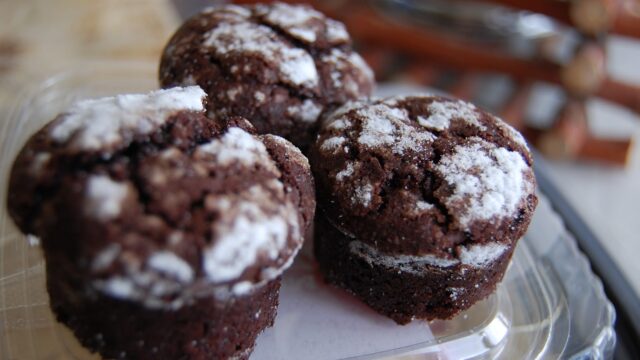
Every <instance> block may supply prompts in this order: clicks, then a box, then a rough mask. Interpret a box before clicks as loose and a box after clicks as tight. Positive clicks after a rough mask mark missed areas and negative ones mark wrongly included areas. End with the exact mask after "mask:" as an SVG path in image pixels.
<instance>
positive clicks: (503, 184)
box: [311, 95, 537, 324]
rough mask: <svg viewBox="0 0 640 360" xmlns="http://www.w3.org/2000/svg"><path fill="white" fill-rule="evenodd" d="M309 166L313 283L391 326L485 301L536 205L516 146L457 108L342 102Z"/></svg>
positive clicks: (475, 113) (416, 99)
mask: <svg viewBox="0 0 640 360" xmlns="http://www.w3.org/2000/svg"><path fill="white" fill-rule="evenodd" d="M311 163H312V169H313V172H314V175H315V177H316V182H317V196H318V216H317V221H316V232H315V239H314V251H315V255H316V258H317V260H318V261H319V263H320V269H321V271H322V273H323V274H324V276H325V277H326V279H327V280H328V281H329V282H331V283H334V284H336V285H338V286H341V287H343V288H345V289H347V290H348V291H350V292H352V293H353V294H355V295H356V296H357V297H359V298H360V299H362V300H363V301H364V302H365V303H367V304H368V305H369V306H371V307H372V308H373V309H375V310H376V311H378V312H379V313H381V314H384V315H386V316H388V317H390V318H391V319H393V320H395V321H396V322H397V323H399V324H405V323H408V322H409V321H411V320H412V319H414V318H415V319H428V320H431V319H435V318H439V319H448V318H451V317H453V316H454V315H456V314H457V313H458V312H460V311H461V310H464V309H467V308H468V307H470V306H471V305H473V304H474V303H475V302H476V301H478V300H480V299H482V298H484V297H486V296H488V295H489V294H490V293H491V292H492V291H494V289H495V287H496V284H497V283H498V282H499V281H500V280H501V279H502V276H503V274H504V272H505V269H506V268H507V265H508V263H509V260H510V258H511V255H512V254H513V250H514V247H515V245H516V243H517V241H518V239H519V238H520V237H522V236H523V234H524V233H525V231H526V229H527V226H528V225H529V222H530V219H531V216H532V214H533V211H534V209H535V207H536V204H537V198H536V196H535V178H534V175H533V172H532V169H531V165H532V159H531V155H530V153H529V151H528V148H527V145H526V143H525V141H524V140H523V138H522V136H521V135H520V134H519V133H518V132H516V131H515V130H514V129H513V128H511V127H510V126H509V125H507V124H506V123H504V122H503V121H502V120H500V119H498V118H496V117H495V116H493V115H491V114H488V113H486V112H484V111H482V110H480V109H477V108H476V107H475V106H473V105H472V104H469V103H466V102H463V101H460V100H453V99H447V98H443V97H434V96H426V95H425V96H406V97H395V98H388V99H382V100H377V101H371V102H367V101H361V102H355V103H351V104H347V105H345V106H344V107H343V108H341V109H339V110H338V111H336V112H335V113H333V114H332V115H330V116H328V117H327V120H326V121H325V122H324V123H323V125H322V126H321V129H320V133H319V135H318V139H317V141H316V143H315V145H314V146H313V148H312V152H311Z"/></svg>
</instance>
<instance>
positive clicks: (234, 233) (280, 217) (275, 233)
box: [203, 182, 301, 283]
mask: <svg viewBox="0 0 640 360" xmlns="http://www.w3.org/2000/svg"><path fill="white" fill-rule="evenodd" d="M270 187H272V188H273V189H271V190H273V191H278V192H284V189H283V187H282V184H281V183H279V182H272V183H271V184H270ZM269 196H270V193H269V192H268V191H267V189H263V188H261V187H252V188H249V189H247V190H246V191H244V192H242V193H239V194H238V195H237V196H230V197H229V198H228V200H229V201H230V202H231V207H230V211H220V214H221V217H220V219H218V221H217V222H216V223H215V224H214V225H213V227H212V230H213V232H214V234H215V235H214V236H215V238H214V241H213V244H212V246H210V247H209V248H207V249H206V250H205V252H204V260H203V266H204V271H205V273H206V276H207V278H208V279H209V280H211V281H212V282H215V283H219V282H225V281H230V280H234V279H236V278H238V277H239V276H241V275H242V273H243V272H244V271H245V270H246V269H247V268H249V267H250V266H252V265H253V264H254V263H255V262H256V260H257V258H258V257H267V258H269V259H271V260H276V259H277V258H278V256H279V254H280V251H281V250H282V249H283V248H284V247H285V245H286V241H287V238H288V236H289V232H290V231H292V232H293V233H294V234H295V235H294V236H295V237H298V238H299V237H300V236H301V234H300V233H299V231H300V226H299V224H298V217H297V214H296V212H295V209H294V208H293V207H292V206H291V205H290V204H288V206H286V207H272V208H270V209H263V208H261V207H259V206H256V203H264V201H263V200H262V199H265V198H268V197H269ZM214 206H216V205H215V204H214ZM265 210H268V211H265ZM282 270H284V269H282ZM274 275H275V274H273V273H272V274H271V276H274Z"/></svg>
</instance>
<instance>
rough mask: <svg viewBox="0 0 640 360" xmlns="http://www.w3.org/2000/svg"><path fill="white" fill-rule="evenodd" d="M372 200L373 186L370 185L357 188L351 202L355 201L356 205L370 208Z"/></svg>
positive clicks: (366, 184)
mask: <svg viewBox="0 0 640 360" xmlns="http://www.w3.org/2000/svg"><path fill="white" fill-rule="evenodd" d="M372 199H373V185H371V184H368V183H365V184H362V185H359V186H357V187H356V188H355V192H354V194H353V196H352V197H351V201H353V203H354V204H360V205H362V206H364V207H367V206H369V204H371V200H372Z"/></svg>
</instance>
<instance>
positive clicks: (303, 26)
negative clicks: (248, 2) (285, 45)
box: [256, 3, 324, 42]
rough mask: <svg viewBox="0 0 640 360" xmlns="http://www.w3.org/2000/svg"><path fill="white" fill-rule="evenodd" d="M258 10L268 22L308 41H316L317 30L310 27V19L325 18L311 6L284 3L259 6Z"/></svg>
mask: <svg viewBox="0 0 640 360" xmlns="http://www.w3.org/2000/svg"><path fill="white" fill-rule="evenodd" d="M256 10H257V12H258V14H260V15H264V16H265V17H264V19H265V21H266V22H267V23H269V24H272V25H275V26H278V27H279V28H281V29H284V30H286V31H287V32H288V33H289V34H291V35H292V36H294V37H296V38H298V39H300V40H304V41H307V42H314V41H316V31H315V30H314V29H313V28H310V27H309V21H310V20H313V19H323V18H324V15H322V14H321V13H319V12H318V11H316V10H314V9H312V8H310V7H307V6H293V5H289V4H284V3H275V4H273V5H271V6H258V7H257V8H256Z"/></svg>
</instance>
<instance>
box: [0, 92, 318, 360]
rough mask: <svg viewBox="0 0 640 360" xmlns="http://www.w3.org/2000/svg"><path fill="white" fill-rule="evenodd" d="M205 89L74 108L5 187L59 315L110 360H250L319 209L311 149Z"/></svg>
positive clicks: (36, 141)
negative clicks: (260, 126) (42, 263)
mask: <svg viewBox="0 0 640 360" xmlns="http://www.w3.org/2000/svg"><path fill="white" fill-rule="evenodd" d="M205 98H206V94H205V93H204V91H203V90H202V89H200V88H199V87H195V86H194V87H187V88H177V87H176V88H172V89H168V90H159V91H155V92H152V93H149V94H146V95H119V96H115V97H108V98H102V99H96V100H85V101H81V102H78V103H76V104H75V105H73V106H71V107H70V108H69V109H68V110H67V111H66V112H65V113H63V114H61V115H59V116H58V117H57V118H56V119H54V120H53V121H52V122H51V123H49V124H48V125H46V126H45V127H44V128H43V129H41V130H40V131H39V132H37V133H36V134H35V135H34V136H33V137H32V138H31V139H29V140H28V142H27V143H26V145H25V146H24V147H23V149H22V151H21V152H20V154H19V155H18V157H17V158H16V160H15V162H14V165H13V168H12V171H11V175H10V185H9V195H8V208H9V212H10V215H11V216H12V218H13V219H14V221H15V222H16V224H17V225H18V227H19V228H20V229H21V230H22V231H23V232H24V233H27V234H33V235H35V236H37V237H39V238H40V239H41V240H42V241H41V243H42V247H43V250H44V256H45V260H46V268H47V289H48V292H49V299H50V300H49V304H50V306H51V308H52V310H53V311H54V313H55V314H56V317H57V319H58V321H60V322H62V323H64V324H66V325H67V326H68V327H69V328H70V329H71V330H73V332H74V333H75V335H76V337H77V338H78V339H79V341H80V342H81V343H82V344H83V345H84V346H86V347H87V348H89V349H90V350H92V351H98V352H100V354H101V355H102V356H104V357H105V358H114V359H115V358H130V359H148V358H153V359H185V358H212V359H213V358H215V359H226V358H237V359H246V358H248V357H249V354H250V353H251V350H252V349H253V346H254V343H255V339H256V337H257V336H258V334H259V333H260V332H262V330H264V329H265V328H266V327H268V326H271V325H272V324H273V321H274V319H275V315H276V309H277V305H278V293H279V288H280V276H281V274H282V272H283V271H284V270H285V269H286V268H287V267H289V266H290V265H291V263H292V261H293V258H294V256H295V254H296V252H297V251H298V250H299V248H300V246H301V244H302V241H303V234H304V233H305V232H306V231H307V230H308V228H309V227H310V223H311V221H312V219H313V215H314V211H315V198H314V185H313V179H312V177H311V172H310V168H309V164H308V161H307V159H306V158H305V157H304V156H303V155H302V153H301V152H300V150H298V148H296V147H295V146H294V145H293V144H291V143H290V142H288V141H287V140H285V139H283V138H280V137H278V136H275V135H261V136H259V135H256V134H255V130H254V128H253V126H252V125H251V124H250V123H249V122H248V121H247V120H245V119H243V118H240V117H233V118H229V119H228V120H227V121H224V122H223V121H216V120H212V119H209V118H207V117H206V116H205Z"/></svg>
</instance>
